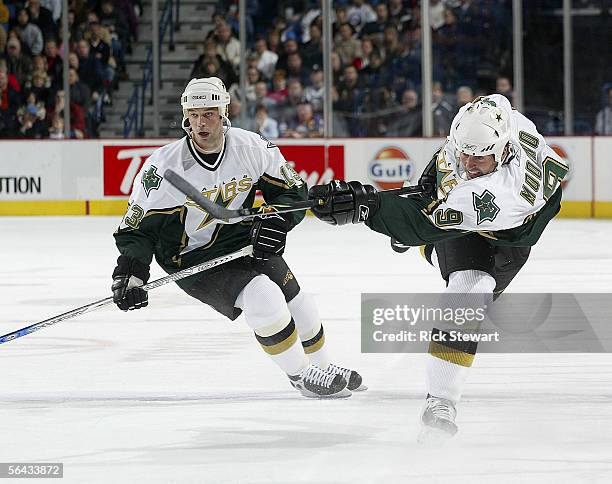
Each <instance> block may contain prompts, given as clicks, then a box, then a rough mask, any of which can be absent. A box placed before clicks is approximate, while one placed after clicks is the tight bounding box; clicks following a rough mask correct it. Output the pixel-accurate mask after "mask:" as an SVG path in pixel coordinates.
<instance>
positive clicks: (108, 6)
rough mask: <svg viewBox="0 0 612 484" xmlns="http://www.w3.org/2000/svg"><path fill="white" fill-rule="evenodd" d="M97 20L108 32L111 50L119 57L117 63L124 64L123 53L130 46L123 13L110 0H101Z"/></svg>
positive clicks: (127, 26)
mask: <svg viewBox="0 0 612 484" xmlns="http://www.w3.org/2000/svg"><path fill="white" fill-rule="evenodd" d="M99 20H100V23H101V24H102V26H104V27H106V28H107V29H108V31H109V32H110V34H111V46H112V48H113V52H114V53H115V54H116V55H117V56H118V57H119V64H120V65H121V66H124V64H125V61H124V53H125V51H126V50H128V49H129V48H130V46H131V40H130V26H129V24H128V21H127V18H126V17H125V14H124V13H123V12H122V11H121V10H118V9H116V8H115V5H114V4H113V2H112V0H103V2H102V5H101V7H100V19H99Z"/></svg>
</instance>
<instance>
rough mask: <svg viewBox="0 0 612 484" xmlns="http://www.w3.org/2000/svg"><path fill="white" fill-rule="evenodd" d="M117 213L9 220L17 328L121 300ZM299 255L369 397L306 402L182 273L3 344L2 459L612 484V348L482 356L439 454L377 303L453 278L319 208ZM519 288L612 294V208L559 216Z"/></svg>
mask: <svg viewBox="0 0 612 484" xmlns="http://www.w3.org/2000/svg"><path fill="white" fill-rule="evenodd" d="M118 221H119V220H118V218H117V217H109V218H96V217H88V218H85V217H83V218H78V217H75V218H51V217H48V218H36V217H33V218H0V254H1V255H0V274H1V276H2V277H1V279H0V310H1V311H0V315H1V316H0V333H1V334H4V333H8V332H10V331H13V330H15V329H18V328H21V327H23V326H27V325H29V324H32V323H34V322H37V321H39V320H42V319H46V318H48V317H50V316H53V315H56V314H59V313H62V312H64V311H67V310H69V309H72V308H75V307H77V306H80V305H84V304H87V303H89V302H93V301H95V300H97V299H101V298H103V297H106V296H108V295H109V287H110V274H111V272H112V270H113V268H114V265H115V259H116V256H117V254H116V249H115V247H114V243H113V238H112V232H113V230H114V228H115V226H116V225H117V223H118ZM286 259H287V261H288V262H289V265H290V266H291V267H292V269H293V271H294V273H295V274H296V276H297V278H298V280H299V281H300V283H301V285H302V288H303V289H304V290H306V291H308V292H311V293H313V294H314V295H315V297H316V300H317V301H318V304H319V307H320V312H321V316H322V319H323V322H324V325H325V329H326V333H327V341H328V345H329V347H330V350H331V351H332V354H333V355H334V361H335V362H337V363H338V364H341V365H346V366H351V367H354V368H356V369H358V370H359V371H360V372H361V373H362V375H363V376H364V379H365V382H366V383H367V385H369V387H370V389H369V390H368V391H367V392H365V393H361V394H354V395H353V396H352V397H351V398H350V399H347V400H340V401H318V400H309V399H304V398H302V397H300V396H299V394H298V393H297V392H296V391H295V390H293V389H292V388H291V387H290V386H289V382H288V380H287V378H286V377H285V376H284V375H283V374H281V372H280V371H279V370H278V369H277V367H276V366H275V365H274V364H273V363H272V362H271V361H270V360H269V359H268V357H267V356H266V355H265V353H264V352H263V351H262V350H261V349H260V347H259V345H258V344H257V343H256V341H255V339H254V338H253V336H252V333H251V331H250V330H249V329H248V328H247V327H246V325H245V324H244V322H243V320H242V318H239V319H238V321H237V322H234V323H231V322H229V321H228V320H225V319H224V318H223V317H222V316H219V315H217V314H216V313H215V312H213V311H212V310H211V309H209V308H208V307H206V306H204V305H202V304H200V303H198V302H197V301H196V300H193V299H190V298H189V297H188V296H186V295H185V294H183V293H182V292H181V291H180V290H179V289H178V288H177V287H176V286H175V285H168V286H165V287H162V288H159V289H156V290H154V291H152V292H151V293H150V304H149V307H148V308H146V309H144V310H140V311H133V312H129V313H123V312H121V311H119V310H118V309H116V308H115V307H114V306H113V307H108V308H105V309H102V310H100V311H97V312H93V313H90V314H87V315H84V316H81V317H79V318H75V319H71V320H69V321H64V322H61V323H59V324H57V325H55V326H51V327H48V328H45V329H43V330H42V331H40V332H37V333H34V334H31V335H28V336H25V337H23V338H20V339H17V340H14V341H12V342H9V343H6V344H3V345H0V372H1V373H0V374H1V377H2V386H1V389H0V462H45V461H46V462H63V463H64V475H65V477H64V480H63V481H62V482H71V483H73V482H74V483H89V482H100V483H112V484H115V483H123V482H138V483H153V482H155V483H157V482H160V483H162V482H177V483H187V482H198V483H200V482H201V483H214V484H217V483H229V482H231V483H279V484H280V483H283V484H285V483H294V482H300V483H313V484H327V483H382V482H385V483H408V482H410V483H414V482H453V483H456V482H470V483H480V482H485V483H490V482H495V483H499V482H538V483H539V482H555V483H560V482H601V483H604V482H612V355H609V354H563V355H560V354H558V355H550V354H549V355H546V354H542V355H481V356H477V358H476V362H475V365H474V368H473V370H472V372H471V375H470V379H469V380H468V384H467V386H466V390H465V394H464V399H463V400H462V402H461V404H460V406H459V408H458V411H459V413H458V419H457V423H458V425H459V428H460V430H459V434H458V435H457V437H456V438H455V439H454V440H453V441H451V442H450V443H449V444H448V445H446V446H445V447H444V448H441V449H429V448H422V447H419V446H418V445H417V444H416V442H415V437H416V434H417V429H418V417H419V412H420V409H421V406H422V403H423V397H424V394H423V391H424V374H423V361H422V360H423V357H422V355H403V354H397V355H389V354H387V355H384V354H381V355H370V354H361V352H360V329H359V328H360V323H359V317H360V306H359V302H360V293H361V292H438V291H440V290H441V289H442V287H443V284H442V280H441V278H440V276H439V275H438V273H437V272H436V271H435V270H434V269H433V268H431V267H430V266H428V265H427V264H426V263H425V262H424V261H423V260H422V259H421V258H420V256H419V255H418V251H416V250H412V251H410V252H409V253H407V254H404V255H399V254H395V253H394V252H392V251H391V250H390V248H389V244H388V239H386V238H385V237H383V236H380V235H378V234H375V233H374V232H371V231H370V230H368V229H367V228H365V227H362V226H351V227H342V228H334V227H330V226H327V225H325V224H322V223H320V222H318V221H316V220H314V219H307V220H306V221H305V222H304V223H303V224H301V225H300V226H298V227H297V228H296V229H295V230H294V231H293V232H292V233H291V234H290V236H289V240H288V250H287V252H286ZM162 275H163V273H162V272H161V270H159V268H157V267H155V269H154V271H153V275H152V277H153V278H157V277H160V276H162ZM510 289H511V290H512V291H513V292H530V291H533V292H612V222H611V221H569V220H556V221H553V222H552V224H551V226H550V227H549V228H548V229H547V230H546V231H545V233H544V235H543V237H542V239H541V241H540V243H539V244H538V245H537V246H536V247H535V248H534V250H533V251H532V256H531V259H530V261H529V262H528V264H527V265H526V266H525V268H524V269H523V271H522V272H521V273H520V274H519V276H518V277H517V278H516V279H515V281H514V282H513V283H512V285H511V287H510ZM19 482H22V481H19Z"/></svg>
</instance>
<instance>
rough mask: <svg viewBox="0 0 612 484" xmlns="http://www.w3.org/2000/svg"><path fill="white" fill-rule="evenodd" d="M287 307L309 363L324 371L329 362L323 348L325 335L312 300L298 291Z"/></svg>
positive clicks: (325, 348)
mask: <svg viewBox="0 0 612 484" xmlns="http://www.w3.org/2000/svg"><path fill="white" fill-rule="evenodd" d="M287 306H288V307H289V311H291V316H292V317H293V321H295V325H296V326H297V330H298V334H299V336H300V340H301V341H302V346H303V347H304V352H305V353H306V355H307V356H308V358H309V359H310V362H311V363H312V364H313V365H317V366H318V367H319V368H322V369H326V368H327V367H328V366H329V364H330V363H331V361H330V359H329V354H328V351H327V347H326V346H325V333H324V331H323V325H322V324H321V318H320V317H319V311H318V310H317V305H316V304H315V302H314V298H313V297H312V296H311V295H310V294H305V293H304V292H302V291H300V292H299V293H298V294H297V296H295V297H294V298H293V299H292V300H291V301H289V302H288V303H287Z"/></svg>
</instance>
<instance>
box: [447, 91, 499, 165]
mask: <svg viewBox="0 0 612 484" xmlns="http://www.w3.org/2000/svg"><path fill="white" fill-rule="evenodd" d="M510 131H511V128H510V113H508V111H507V110H506V108H505V107H503V106H498V105H497V104H496V103H495V102H494V101H492V100H490V99H488V98H486V97H483V98H478V99H476V100H475V101H473V102H471V103H470V104H469V105H468V108H467V109H466V110H465V111H464V112H463V115H462V116H461V117H460V118H459V119H457V120H455V122H453V125H452V126H451V133H450V137H451V140H452V141H453V143H454V144H455V148H456V150H457V151H458V152H462V153H466V154H468V155H472V156H486V155H493V156H494V158H495V161H496V162H497V164H498V165H500V164H501V163H502V162H503V159H502V157H503V154H504V149H505V148H506V145H507V144H508V142H509V141H510ZM457 158H459V156H458V154H457Z"/></svg>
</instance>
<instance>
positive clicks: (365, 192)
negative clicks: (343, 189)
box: [348, 181, 380, 224]
mask: <svg viewBox="0 0 612 484" xmlns="http://www.w3.org/2000/svg"><path fill="white" fill-rule="evenodd" d="M348 184H349V186H350V187H351V190H352V192H353V194H354V197H355V211H354V213H353V223H354V224H358V223H361V222H365V221H366V220H368V219H369V218H370V217H372V216H373V215H374V214H375V213H376V211H377V210H378V207H379V206H380V200H379V198H378V192H377V191H376V188H374V187H373V186H372V185H362V184H361V183H359V182H356V181H351V182H348Z"/></svg>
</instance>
